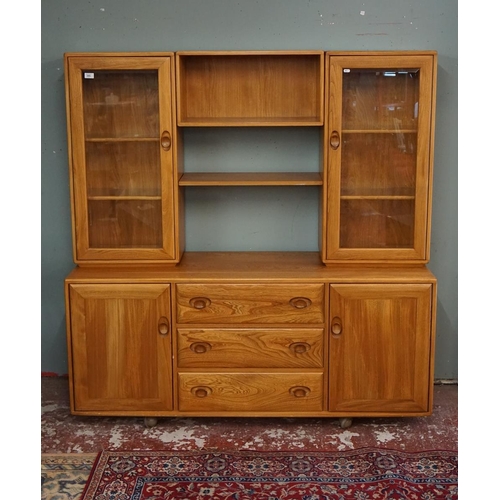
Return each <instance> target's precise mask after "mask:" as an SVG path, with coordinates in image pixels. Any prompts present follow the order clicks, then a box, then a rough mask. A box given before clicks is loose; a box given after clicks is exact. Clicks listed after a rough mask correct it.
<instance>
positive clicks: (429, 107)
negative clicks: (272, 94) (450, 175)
mask: <svg viewBox="0 0 500 500" xmlns="http://www.w3.org/2000/svg"><path fill="white" fill-rule="evenodd" d="M326 68H327V79H326V96H327V97H326V102H327V104H326V113H327V118H326V120H325V121H326V126H325V151H326V154H325V179H326V183H325V199H326V207H325V209H326V210H325V212H324V221H325V225H324V238H325V239H324V246H323V260H324V261H325V262H326V263H329V262H336V261H344V262H345V261H346V260H349V261H413V262H422V263H424V262H427V261H428V260H429V236H430V212H431V194H432V193H431V178H432V157H433V133H434V108H435V80H436V54H435V53H429V52H428V53H391V54H388V53H373V54H366V53H364V54H359V53H357V54H350V55H349V54H345V53H343V54H338V53H327V62H326Z"/></svg>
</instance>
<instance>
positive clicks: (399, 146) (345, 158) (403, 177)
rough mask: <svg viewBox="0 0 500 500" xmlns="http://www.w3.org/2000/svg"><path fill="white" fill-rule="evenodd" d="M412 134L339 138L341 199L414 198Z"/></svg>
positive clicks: (355, 135)
mask: <svg viewBox="0 0 500 500" xmlns="http://www.w3.org/2000/svg"><path fill="white" fill-rule="evenodd" d="M416 166H417V136H416V134H414V133H408V134H405V133H395V134H392V133H387V134H369V133H362V134H349V133H344V134H343V141H342V165H341V179H342V188H341V189H342V191H341V194H342V195H372V196H377V195H379V196H381V195H385V196H388V195H393V196H397V195H407V196H414V195H415V172H416Z"/></svg>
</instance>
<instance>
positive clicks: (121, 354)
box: [67, 284, 173, 414]
mask: <svg viewBox="0 0 500 500" xmlns="http://www.w3.org/2000/svg"><path fill="white" fill-rule="evenodd" d="M67 294H68V295H67V299H68V300H69V304H70V306H69V316H68V319H69V331H70V333H71V335H69V337H68V348H69V365H70V377H71V384H70V389H71V391H70V392H71V396H72V397H71V399H72V409H73V410H75V411H82V412H86V411H89V412H101V411H103V412H112V413H114V412H117V413H119V412H123V413H124V414H127V413H134V414H141V413H142V412H148V411H165V410H172V409H173V399H172V338H171V337H172V336H171V332H170V285H166V284H161V285H158V284H133V285H132V284H86V285H84V284H71V285H69V287H68V288H67Z"/></svg>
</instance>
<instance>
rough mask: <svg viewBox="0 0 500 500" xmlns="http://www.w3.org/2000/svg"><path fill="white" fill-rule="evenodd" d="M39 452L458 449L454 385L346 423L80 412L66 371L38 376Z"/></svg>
mask: <svg viewBox="0 0 500 500" xmlns="http://www.w3.org/2000/svg"><path fill="white" fill-rule="evenodd" d="M41 393H42V424H41V429H42V437H41V443H42V453H92V452H98V451H100V450H104V449H107V450H225V451H228V450H257V451H258V450H261V451H278V450H282V451H286V450H303V451H313V450H318V451H334V450H348V449H359V448H365V447H382V448H389V449H397V450H404V451H421V450H438V449H440V450H457V449H458V429H457V425H458V386H457V385H455V384H453V385H449V384H444V385H436V386H435V388H434V412H433V414H432V415H431V416H429V417H418V418H414V417H406V418H356V419H354V420H353V425H352V426H351V427H350V428H348V429H342V428H341V427H340V425H339V421H338V419H333V418H332V419H330V418H324V419H320V418H160V419H159V421H158V424H157V425H156V426H155V427H153V428H147V427H145V425H144V419H143V418H130V417H129V418H125V417H81V416H73V415H71V414H70V411H69V393H68V379H67V378H64V377H61V378H59V377H42V383H41Z"/></svg>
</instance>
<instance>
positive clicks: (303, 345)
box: [289, 342, 311, 354]
mask: <svg viewBox="0 0 500 500" xmlns="http://www.w3.org/2000/svg"><path fill="white" fill-rule="evenodd" d="M289 348H290V350H291V351H293V352H294V353H295V354H303V353H305V352H307V351H308V350H309V349H311V346H310V345H309V344H308V343H307V342H294V343H293V344H290V345H289Z"/></svg>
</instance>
